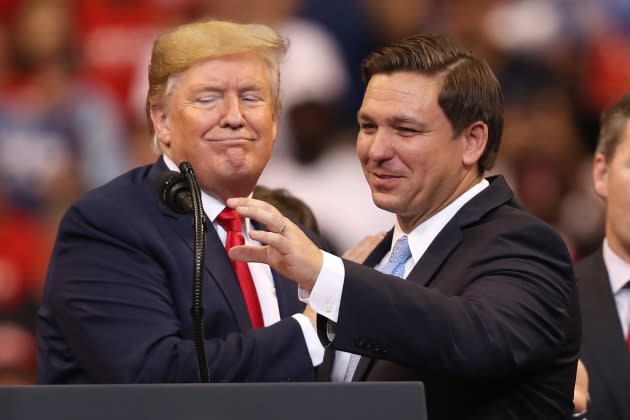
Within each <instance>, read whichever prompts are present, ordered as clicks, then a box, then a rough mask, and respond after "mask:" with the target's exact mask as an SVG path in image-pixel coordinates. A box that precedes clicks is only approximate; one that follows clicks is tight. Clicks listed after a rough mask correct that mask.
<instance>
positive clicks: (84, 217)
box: [60, 165, 159, 228]
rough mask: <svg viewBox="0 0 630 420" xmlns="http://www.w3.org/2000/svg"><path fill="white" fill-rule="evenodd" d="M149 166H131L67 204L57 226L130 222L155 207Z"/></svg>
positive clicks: (156, 197) (156, 199)
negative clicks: (126, 170)
mask: <svg viewBox="0 0 630 420" xmlns="http://www.w3.org/2000/svg"><path fill="white" fill-rule="evenodd" d="M150 168H151V165H148V166H142V167H138V168H135V169H132V170H130V171H128V172H126V173H124V174H122V175H120V176H118V177H116V178H114V179H113V180H111V181H109V182H108V183H106V184H104V185H102V186H100V187H97V188H95V189H93V190H91V191H88V192H86V193H85V194H83V195H82V196H81V197H79V199H78V200H77V201H76V202H75V203H74V204H72V205H71V206H70V208H69V209H68V210H67V211H66V213H65V215H64V217H63V218H62V220H61V225H60V228H64V227H68V226H71V225H73V224H76V223H88V224H90V225H94V226H95V227H98V226H117V225H119V224H120V225H126V226H128V225H129V223H130V222H129V218H134V223H136V222H138V221H139V220H138V219H139V217H138V216H139V215H142V214H145V213H147V209H148V208H151V207H157V204H158V201H159V197H158V194H157V193H156V192H154V191H153V188H152V186H151V182H150V181H149V179H148V174H149V170H150Z"/></svg>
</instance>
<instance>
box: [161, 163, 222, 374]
mask: <svg viewBox="0 0 630 420" xmlns="http://www.w3.org/2000/svg"><path fill="white" fill-rule="evenodd" d="M179 170H180V171H181V173H177V172H175V171H171V172H167V173H166V174H165V175H164V176H163V177H161V182H160V185H161V186H160V188H161V191H160V198H161V199H162V201H163V202H164V203H166V205H168V206H169V207H170V208H171V209H173V210H174V211H176V212H178V213H191V212H192V214H193V230H194V235H195V241H194V245H193V278H192V305H191V308H190V314H191V316H192V335H193V342H194V345H195V350H196V354H197V368H198V371H199V381H200V382H202V383H208V382H210V375H209V372H208V360H207V358H206V349H205V341H204V337H203V312H204V309H203V303H202V284H203V282H202V280H203V263H204V259H205V254H206V233H207V229H208V225H207V222H206V215H205V213H204V211H203V204H202V202H201V190H200V189H199V184H197V178H196V177H195V173H194V171H193V168H192V165H191V164H190V163H189V162H186V161H184V162H182V163H181V164H180V165H179Z"/></svg>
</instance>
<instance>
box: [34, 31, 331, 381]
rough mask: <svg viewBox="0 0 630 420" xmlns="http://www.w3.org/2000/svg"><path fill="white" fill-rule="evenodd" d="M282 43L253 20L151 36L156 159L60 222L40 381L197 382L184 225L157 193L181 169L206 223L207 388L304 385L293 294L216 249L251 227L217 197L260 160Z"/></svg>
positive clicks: (150, 109) (306, 338) (234, 193)
mask: <svg viewBox="0 0 630 420" xmlns="http://www.w3.org/2000/svg"><path fill="white" fill-rule="evenodd" d="M286 48H287V45H286V42H285V41H284V40H283V39H282V38H280V37H279V36H278V35H277V34H276V33H275V32H274V31H273V30H271V29H270V28H268V27H266V26H263V25H241V24H236V23H230V22H222V21H203V22H197V23H191V24H186V25H182V26H180V27H177V28H175V29H173V30H172V31H170V32H168V33H166V34H164V35H162V36H160V37H159V38H158V39H157V40H156V42H155V44H154V47H153V53H152V58H151V64H150V66H149V91H148V95H147V116H148V118H149V120H150V126H151V134H152V137H153V142H154V146H155V147H156V148H157V150H159V152H160V153H161V156H160V158H159V159H158V161H157V162H156V163H155V164H153V165H148V166H144V167H140V168H136V169H134V170H132V171H130V172H128V173H126V174H124V175H122V176H120V177H118V178H116V179H114V180H113V181H111V182H110V183H108V184H106V185H105V186H103V187H101V188H98V189H96V190H94V191H91V192H88V193H87V194H85V195H84V196H83V197H81V198H80V199H79V200H78V201H77V202H76V203H75V204H74V205H73V206H72V207H71V208H70V209H69V210H68V212H67V213H66V215H65V216H64V218H63V220H62V222H61V224H60V228H59V233H58V237H57V240H56V245H55V248H54V251H53V255H52V258H51V261H50V266H49V272H48V276H47V279H46V287H45V291H44V295H43V302H42V305H41V309H40V311H39V319H40V324H39V332H38V333H39V337H38V340H39V353H38V382H39V383H132V382H196V381H198V380H199V378H200V376H201V373H200V372H201V371H198V365H197V362H196V361H197V356H196V354H195V348H196V346H195V344H194V342H193V339H192V336H193V333H192V330H193V325H192V322H191V314H190V307H191V287H192V286H191V279H192V274H193V267H192V261H193V246H192V242H193V235H192V232H191V224H192V217H191V215H190V214H180V213H177V212H176V211H174V210H172V209H170V208H169V207H168V206H167V205H165V204H164V203H162V202H161V201H160V197H159V194H158V193H157V192H156V184H159V182H158V181H159V180H160V179H161V176H162V175H163V174H164V173H166V172H167V171H169V170H173V171H177V170H178V166H179V164H180V163H181V162H183V161H188V162H190V163H191V164H192V166H193V168H194V171H195V173H196V175H197V179H198V183H199V185H200V188H201V199H202V203H203V207H204V210H205V214H206V216H207V218H208V222H209V228H208V239H207V252H206V256H205V261H204V264H205V265H204V268H205V270H204V276H205V277H204V282H203V289H204V290H203V307H204V308H205V312H204V313H203V325H204V329H203V338H204V341H203V344H204V347H205V358H206V360H207V364H208V367H207V368H208V369H207V370H208V372H207V373H208V374H209V378H210V380H211V381H216V382H230V381H304V380H312V379H313V371H314V366H316V365H318V364H319V363H321V360H322V358H323V347H322V346H321V344H320V343H319V340H318V339H317V335H316V332H315V329H314V326H313V322H314V316H312V315H311V316H310V318H309V317H308V316H305V315H304V313H309V311H308V310H305V308H304V304H302V303H300V302H299V301H298V300H297V287H296V286H295V285H294V284H293V283H292V282H290V281H288V280H287V279H286V278H284V277H282V276H280V275H279V274H278V273H276V272H274V271H272V270H270V268H269V267H268V266H266V265H262V264H245V265H239V264H238V263H236V262H235V261H231V260H230V259H229V257H228V255H227V253H226V246H230V243H231V241H233V240H234V238H238V237H242V236H244V237H245V238H247V237H248V232H249V230H250V229H251V224H250V220H249V219H245V220H242V219H240V218H239V217H238V215H236V214H235V213H234V212H233V211H231V210H230V209H226V208H225V200H226V199H227V198H229V197H247V196H249V195H250V194H251V193H252V191H253V189H254V186H255V185H256V182H257V180H258V177H259V176H260V173H261V172H262V170H263V168H264V167H265V165H266V164H267V161H268V159H269V157H270V155H271V151H272V146H273V143H274V141H275V138H276V132H277V127H278V112H279V109H280V101H279V78H280V77H279V72H278V62H279V60H280V59H281V57H282V56H283V55H284V53H285V51H286ZM230 238H232V239H230ZM246 240H247V241H249V239H246ZM248 243H249V242H248ZM303 312H304V313H303Z"/></svg>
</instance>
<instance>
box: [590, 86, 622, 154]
mask: <svg viewBox="0 0 630 420" xmlns="http://www.w3.org/2000/svg"><path fill="white" fill-rule="evenodd" d="M628 119H630V93H627V94H625V95H624V96H622V97H621V99H619V100H618V101H617V102H615V103H614V104H613V105H612V106H611V107H610V108H608V109H606V110H605V111H604V112H603V113H602V115H601V119H600V130H599V140H598V141H597V150H596V152H597V153H601V154H602V155H604V158H605V159H606V162H610V161H611V160H612V158H613V157H614V156H615V151H616V150H617V146H619V143H620V142H621V138H622V136H623V133H624V131H625V128H626V123H627V122H628Z"/></svg>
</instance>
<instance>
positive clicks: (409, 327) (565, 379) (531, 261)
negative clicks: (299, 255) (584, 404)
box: [318, 178, 580, 420]
mask: <svg viewBox="0 0 630 420" xmlns="http://www.w3.org/2000/svg"><path fill="white" fill-rule="evenodd" d="M391 240H392V235H391V232H390V234H389V235H388V236H387V237H386V238H385V240H384V241H383V242H382V243H381V244H380V245H379V246H378V247H377V248H376V249H375V251H374V252H373V253H372V255H370V257H369V258H368V259H367V261H366V264H367V265H370V266H373V265H375V264H376V263H378V262H379V261H380V260H381V259H382V258H383V256H384V255H385V253H386V252H387V250H388V249H389V248H390V246H391ZM344 266H345V282H344V288H343V294H342V298H341V306H340V309H339V317H338V323H337V324H336V325H334V331H335V337H334V340H333V342H332V343H329V342H328V340H327V337H326V336H325V334H323V332H324V331H325V328H320V327H323V326H324V325H325V324H326V321H325V318H323V317H319V318H318V331H319V332H320V338H321V339H322V342H324V344H325V345H327V344H330V345H331V348H333V349H338V350H343V351H347V352H351V353H357V354H361V355H364V356H367V358H365V357H364V358H362V360H361V362H360V363H359V366H358V369H357V371H356V373H355V377H354V379H355V380H366V381H398V380H420V381H423V382H424V384H425V389H426V398H427V410H428V418H429V419H431V420H439V419H527V420H531V419H545V420H550V419H565V418H567V417H569V416H570V414H571V412H572V409H573V405H572V399H573V387H574V382H575V371H576V363H577V356H578V350H579V338H580V337H579V331H580V324H579V312H578V306H577V297H576V293H575V281H574V276H573V271H572V267H571V261H570V258H569V254H568V252H567V249H566V246H565V244H564V242H563V241H562V239H561V238H560V236H559V235H558V234H557V233H556V232H555V231H553V230H552V229H551V228H550V227H548V226H547V225H545V224H544V223H542V222H541V221H539V220H537V219H535V218H533V217H532V216H530V215H528V214H526V213H525V212H523V211H522V210H521V209H519V208H518V206H517V204H516V203H515V202H514V200H513V197H512V192H511V191H510V189H509V187H508V186H507V184H506V183H505V181H504V180H503V178H494V179H490V186H489V187H488V188H486V189H485V190H483V191H482V192H481V193H479V194H478V195H477V196H475V197H474V198H473V199H472V200H470V201H469V202H468V203H467V204H465V205H464V206H463V207H462V208H461V209H460V211H459V212H458V213H457V214H456V215H455V216H454V218H453V219H452V220H451V221H450V222H449V223H448V224H447V225H446V226H445V227H444V229H443V230H442V231H441V232H440V233H439V235H438V236H437V237H436V238H435V240H434V241H433V243H432V244H431V245H430V247H429V248H428V249H427V251H426V253H425V254H424V255H423V257H422V258H421V259H420V261H418V263H417V264H416V265H415V267H414V268H413V270H412V271H411V272H410V273H409V275H408V277H407V279H406V280H403V279H399V278H397V277H393V276H389V275H386V274H383V273H380V272H378V271H376V270H374V269H371V268H369V267H366V266H364V265H359V264H354V263H352V262H349V261H344ZM370 358H371V359H370ZM330 359H331V353H330V352H328V355H327V358H326V363H327V365H328V366H330V364H331V361H330ZM325 370H326V367H322V368H320V371H321V372H325Z"/></svg>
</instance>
